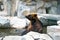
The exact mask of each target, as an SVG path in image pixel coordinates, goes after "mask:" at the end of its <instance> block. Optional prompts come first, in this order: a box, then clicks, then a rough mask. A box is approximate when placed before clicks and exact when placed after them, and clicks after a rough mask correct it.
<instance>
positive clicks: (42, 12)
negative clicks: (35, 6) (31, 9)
mask: <svg viewBox="0 0 60 40" xmlns="http://www.w3.org/2000/svg"><path fill="white" fill-rule="evenodd" d="M40 14H46V10H45V9H44V8H43V9H41V8H40V9H39V10H38V11H37V15H40Z"/></svg>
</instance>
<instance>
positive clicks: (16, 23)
mask: <svg viewBox="0 0 60 40" xmlns="http://www.w3.org/2000/svg"><path fill="white" fill-rule="evenodd" d="M29 23H30V21H29V20H28V19H26V18H21V19H20V18H18V17H13V18H11V20H10V24H11V25H12V28H18V29H22V28H25V27H26V26H27V25H29Z"/></svg>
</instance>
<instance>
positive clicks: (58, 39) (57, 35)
mask: <svg viewBox="0 0 60 40" xmlns="http://www.w3.org/2000/svg"><path fill="white" fill-rule="evenodd" d="M52 38H53V39H54V40H60V33H54V34H53V36H52Z"/></svg>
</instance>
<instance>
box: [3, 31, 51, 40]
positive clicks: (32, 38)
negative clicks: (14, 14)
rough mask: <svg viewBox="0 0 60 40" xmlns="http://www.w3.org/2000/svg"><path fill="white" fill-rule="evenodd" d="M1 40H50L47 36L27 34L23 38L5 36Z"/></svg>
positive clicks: (34, 33) (35, 33) (33, 33)
mask: <svg viewBox="0 0 60 40" xmlns="http://www.w3.org/2000/svg"><path fill="white" fill-rule="evenodd" d="M3 40H52V39H51V38H50V36H48V35H47V34H40V33H37V32H32V31H31V32H29V33H27V34H26V35H23V36H5V37H4V38H3Z"/></svg>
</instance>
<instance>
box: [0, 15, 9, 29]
mask: <svg viewBox="0 0 60 40" xmlns="http://www.w3.org/2000/svg"><path fill="white" fill-rule="evenodd" d="M0 27H2V28H4V27H10V20H9V19H6V18H5V17H3V16H0Z"/></svg>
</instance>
